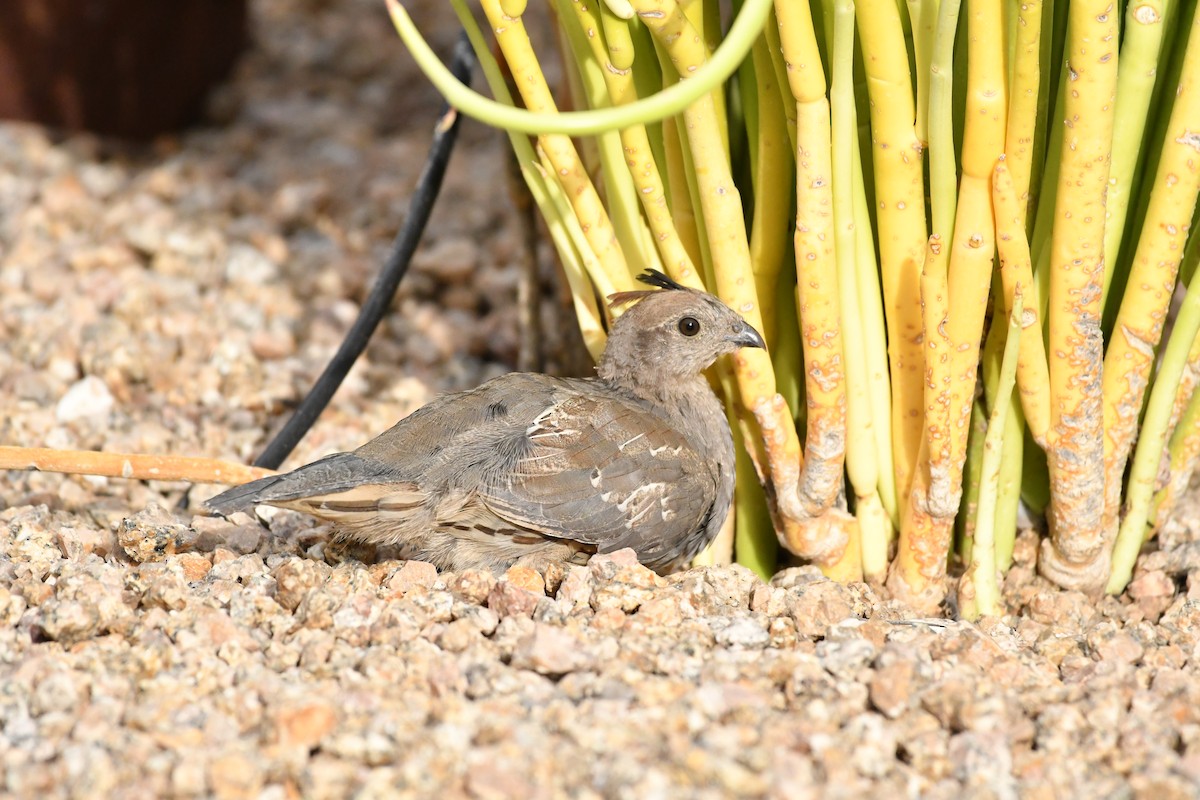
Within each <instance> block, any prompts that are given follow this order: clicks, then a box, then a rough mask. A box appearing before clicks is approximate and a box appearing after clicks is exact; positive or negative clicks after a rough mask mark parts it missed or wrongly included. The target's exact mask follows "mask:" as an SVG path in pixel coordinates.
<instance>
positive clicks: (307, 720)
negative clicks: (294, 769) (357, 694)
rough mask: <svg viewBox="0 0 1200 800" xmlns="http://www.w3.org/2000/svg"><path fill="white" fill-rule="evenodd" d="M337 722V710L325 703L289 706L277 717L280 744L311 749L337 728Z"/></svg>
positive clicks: (282, 709) (277, 733) (277, 732)
mask: <svg viewBox="0 0 1200 800" xmlns="http://www.w3.org/2000/svg"><path fill="white" fill-rule="evenodd" d="M337 720H338V714H337V709H335V708H334V707H333V706H332V705H330V704H329V703H326V702H324V701H312V702H304V703H297V704H294V705H287V706H284V707H283V708H281V709H279V711H278V712H277V713H276V715H275V729H276V735H277V736H278V738H279V743H280V744H283V745H298V746H300V747H304V748H305V749H309V748H313V747H316V746H317V745H318V744H319V743H320V742H321V740H322V739H324V738H325V737H326V736H327V735H328V734H329V733H330V732H332V731H333V729H334V728H336V727H337Z"/></svg>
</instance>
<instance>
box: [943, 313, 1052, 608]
mask: <svg viewBox="0 0 1200 800" xmlns="http://www.w3.org/2000/svg"><path fill="white" fill-rule="evenodd" d="M1021 311H1022V300H1021V295H1020V293H1017V295H1016V296H1015V297H1014V298H1013V307H1012V313H1011V314H1010V315H1009V323H1008V336H1007V339H1006V340H1005V343H1004V356H1003V359H1002V361H1001V366H1000V377H999V380H998V382H997V390H996V396H997V397H998V398H999V401H998V402H997V403H996V404H995V407H994V408H993V409H992V413H991V416H990V417H989V419H988V429H987V436H986V437H984V443H983V475H982V479H981V481H980V488H979V504H978V508H977V512H976V513H977V517H976V522H975V533H974V544H973V546H972V547H971V564H970V566H969V567H968V568H967V571H966V572H965V573H964V574H963V577H962V580H961V581H960V582H959V590H958V608H959V613H960V614H962V616H963V617H964V618H965V619H978V618H979V617H981V616H994V615H996V614H999V613H1000V612H1001V611H1002V610H1003V608H1002V606H1001V603H1000V586H999V582H998V580H997V569H996V507H997V506H996V501H997V498H998V496H999V493H1000V477H1001V466H1002V464H1003V456H1004V440H1005V429H1006V421H1007V417H1008V411H1009V402H1008V398H1010V397H1012V393H1013V384H1014V383H1015V379H1016V374H1017V353H1018V351H1019V349H1020V340H1021V339H1022V338H1024V337H1022V336H1021ZM1032 333H1035V334H1036V333H1038V332H1037V331H1033V332H1032Z"/></svg>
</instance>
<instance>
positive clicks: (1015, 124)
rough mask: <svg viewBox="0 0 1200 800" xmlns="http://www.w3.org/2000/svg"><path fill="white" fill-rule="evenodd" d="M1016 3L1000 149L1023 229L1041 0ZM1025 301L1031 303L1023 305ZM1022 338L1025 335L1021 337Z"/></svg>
mask: <svg viewBox="0 0 1200 800" xmlns="http://www.w3.org/2000/svg"><path fill="white" fill-rule="evenodd" d="M1017 5H1018V6H1019V10H1018V12H1017V24H1016V42H1015V43H1014V57H1013V59H1012V64H1010V65H1009V66H1010V68H1011V70H1012V85H1011V86H1010V87H1009V92H1008V96H1009V103H1008V131H1007V133H1006V135H1005V141H1004V153H1005V155H1006V156H1007V160H1008V168H1009V170H1011V172H1012V182H1013V185H1014V186H1015V187H1016V195H1017V197H1016V199H1017V206H1018V209H1019V211H1020V219H1021V230H1022V233H1024V230H1025V217H1026V212H1027V211H1028V209H1029V182H1030V176H1031V175H1032V172H1033V137H1034V134H1035V131H1037V127H1038V125H1037V120H1038V97H1039V90H1040V88H1041V83H1042V72H1041V51H1042V41H1041V40H1042V0H1019V2H1018V3H1017ZM1026 286H1032V284H1026ZM1009 302H1011V298H1010V300H1009ZM1028 305H1031V304H1027V305H1026V307H1028ZM1025 338H1028V337H1022V339H1025ZM1022 347H1024V344H1022Z"/></svg>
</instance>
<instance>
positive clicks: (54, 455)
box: [0, 446, 275, 485]
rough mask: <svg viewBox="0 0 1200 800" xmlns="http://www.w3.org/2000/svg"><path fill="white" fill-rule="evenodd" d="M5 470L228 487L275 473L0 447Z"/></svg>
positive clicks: (175, 459) (184, 460) (214, 463)
mask: <svg viewBox="0 0 1200 800" xmlns="http://www.w3.org/2000/svg"><path fill="white" fill-rule="evenodd" d="M5 469H19V470H26V469H32V470H38V471H40V472H62V473H66V474H69V475H100V476H104V477H108V478H129V479H131V480H141V481H188V482H190V483H226V484H230V485H234V484H240V483H248V482H249V481H253V480H257V479H259V478H265V477H266V476H268V475H274V474H275V471H274V470H270V469H262V468H261V467H247V466H244V465H242V464H235V463H233V462H231V461H221V460H219V459H215V458H188V457H185V456H151V455H143V454H135V453H97V452H94V451H91V450H52V449H50V448H47V447H6V446H0V470H5Z"/></svg>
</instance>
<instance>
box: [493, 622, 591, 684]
mask: <svg viewBox="0 0 1200 800" xmlns="http://www.w3.org/2000/svg"><path fill="white" fill-rule="evenodd" d="M512 665H513V666H514V667H516V668H518V669H531V670H533V671H534V672H537V673H539V674H541V675H565V674H567V673H568V672H576V671H579V670H585V669H590V668H591V667H592V665H593V659H592V657H591V656H590V654H588V653H587V652H586V651H585V650H584V649H583V648H582V647H580V643H579V642H578V641H577V640H576V638H575V637H574V636H572V635H571V634H570V633H569V632H568V631H566V630H565V629H563V628H559V627H555V626H553V625H545V624H542V623H535V624H534V628H533V632H532V633H530V634H529V635H527V636H525V637H524V638H522V639H521V640H520V641H519V642H518V643H517V646H516V648H515V649H514V650H513V656H512Z"/></svg>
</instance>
